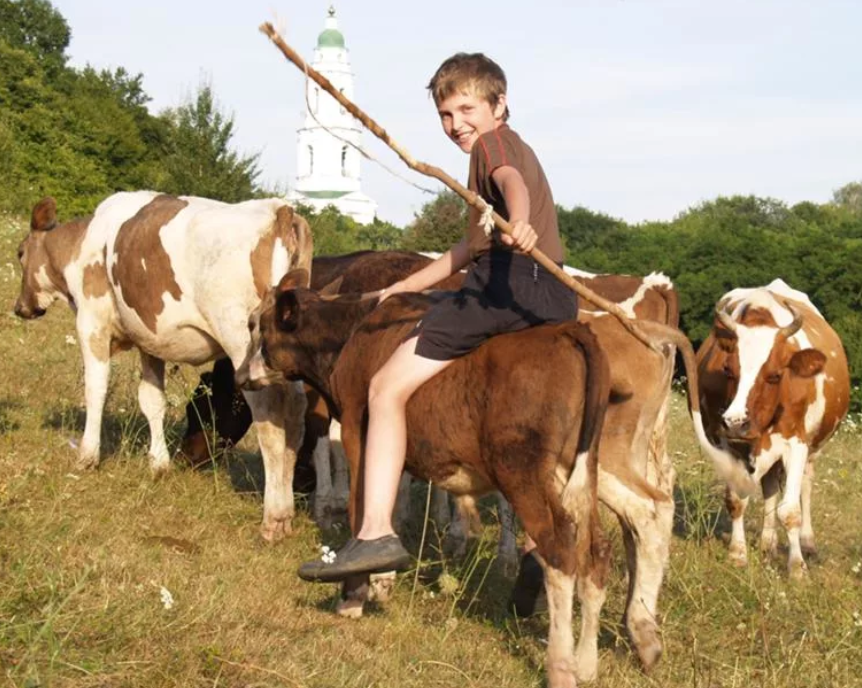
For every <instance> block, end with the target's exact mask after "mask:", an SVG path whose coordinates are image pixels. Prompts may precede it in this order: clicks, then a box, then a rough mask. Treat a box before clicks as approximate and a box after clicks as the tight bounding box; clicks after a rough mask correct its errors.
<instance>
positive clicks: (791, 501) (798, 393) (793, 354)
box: [695, 279, 850, 576]
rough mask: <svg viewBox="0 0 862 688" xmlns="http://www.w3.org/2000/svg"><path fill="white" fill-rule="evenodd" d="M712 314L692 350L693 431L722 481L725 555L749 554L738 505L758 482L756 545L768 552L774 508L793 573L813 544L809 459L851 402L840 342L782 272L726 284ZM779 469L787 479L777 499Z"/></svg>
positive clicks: (741, 557) (739, 559)
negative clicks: (742, 285)
mask: <svg viewBox="0 0 862 688" xmlns="http://www.w3.org/2000/svg"><path fill="white" fill-rule="evenodd" d="M715 313H716V317H715V323H714V325H713V328H712V331H711V332H710V334H709V337H708V338H707V339H706V341H705V342H704V343H703V345H702V346H701V348H700V350H699V351H698V367H699V372H700V382H701V387H700V399H701V406H702V407H703V412H704V422H705V426H706V427H705V430H706V437H703V436H702V437H701V438H700V439H701V444H702V445H704V448H705V450H706V451H707V452H708V453H709V454H710V456H711V457H712V458H713V460H714V462H715V464H716V467H717V469H718V471H719V473H720V474H721V475H722V477H723V478H725V480H726V481H727V483H728V488H727V498H726V501H727V507H728V510H729V512H730V514H731V517H732V519H733V529H732V534H731V540H730V557H731V559H732V560H733V561H735V562H736V563H738V564H740V565H744V564H745V563H746V562H747V549H746V543H745V531H744V528H743V514H744V513H745V507H746V505H747V504H748V495H749V494H750V493H751V492H753V491H754V490H755V489H756V487H757V485H758V483H760V484H762V487H763V494H764V498H765V505H764V521H763V531H762V534H761V540H760V546H761V549H762V550H763V551H764V552H767V553H769V554H774V553H775V551H776V547H777V534H776V528H775V522H776V516H777V517H778V520H780V521H781V524H782V525H783V526H784V529H785V530H786V532H787V537H788V540H789V545H790V552H789V558H788V568H789V572H790V574H791V575H792V576H801V575H803V574H804V573H805V571H806V564H805V560H804V559H803V554H804V553H811V552H813V551H814V531H813V529H812V525H811V488H812V482H813V474H814V458H815V456H816V455H817V453H818V452H819V451H820V449H821V448H822V447H823V445H824V443H825V442H826V441H827V440H828V439H829V438H830V437H831V436H832V434H833V433H834V432H835V429H836V428H837V427H838V424H839V423H840V422H841V420H842V419H843V418H844V416H845V415H846V413H847V409H848V405H849V396H850V374H849V371H848V367H847V358H846V356H845V354H844V348H843V346H842V345H841V340H840V339H839V338H838V335H837V334H836V333H835V331H834V330H833V329H832V328H831V327H830V326H829V324H828V323H827V322H826V320H824V318H823V316H822V315H821V314H820V312H819V311H818V310H817V309H816V308H815V307H814V305H813V304H812V303H811V301H810V300H809V299H808V297H807V296H806V295H805V294H804V293H802V292H799V291H796V290H794V289H791V288H790V287H789V286H788V285H787V284H785V283H784V282H783V281H782V280H780V279H777V280H775V281H774V282H772V283H771V284H769V285H767V286H765V287H760V288H755V289H734V290H733V291H730V292H728V293H727V294H725V295H724V296H722V297H721V299H719V301H718V304H717V305H716V310H715ZM698 425H699V424H698V423H697V422H695V427H696V428H697V427H698ZM782 473H783V474H785V476H786V485H785V489H784V496H783V498H782V499H781V502H780V503H778V504H777V502H778V493H779V490H780V482H781V477H782ZM776 505H777V508H776Z"/></svg>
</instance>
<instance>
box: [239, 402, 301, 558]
mask: <svg viewBox="0 0 862 688" xmlns="http://www.w3.org/2000/svg"><path fill="white" fill-rule="evenodd" d="M243 395H244V396H245V400H246V401H247V402H248V405H249V408H251V417H252V420H253V422H254V427H255V430H256V431H257V437H258V442H259V443H260V452H261V455H262V457H263V468H264V473H265V475H266V477H265V480H266V484H265V486H264V492H263V522H262V523H261V526H260V532H261V535H262V536H263V539H264V540H267V541H268V542H276V541H278V540H281V539H282V538H283V537H284V536H285V535H289V534H290V532H291V525H292V521H293V513H294V505H293V485H291V484H290V483H285V454H286V451H285V441H286V435H285V429H284V423H285V416H286V408H287V405H286V404H285V400H284V391H283V388H281V387H279V386H276V385H273V386H271V387H267V388H266V389H263V390H260V391H257V392H251V391H244V392H243ZM291 412H292V411H291ZM294 456H295V455H294Z"/></svg>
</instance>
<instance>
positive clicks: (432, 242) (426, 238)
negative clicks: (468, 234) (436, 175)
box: [402, 191, 468, 252]
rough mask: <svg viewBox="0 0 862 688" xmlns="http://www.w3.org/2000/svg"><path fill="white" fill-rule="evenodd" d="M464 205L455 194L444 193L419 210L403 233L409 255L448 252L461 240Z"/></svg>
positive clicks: (465, 223)
mask: <svg viewBox="0 0 862 688" xmlns="http://www.w3.org/2000/svg"><path fill="white" fill-rule="evenodd" d="M467 222H468V212H467V204H466V203H465V202H464V200H463V199H462V198H461V197H460V196H459V195H458V194H456V193H455V192H454V191H443V192H442V193H440V194H439V195H437V196H436V197H435V198H434V200H433V201H430V202H428V203H426V204H425V205H423V206H422V210H420V211H419V213H418V214H417V215H416V217H415V219H414V220H413V222H412V223H411V224H410V225H408V227H407V229H406V230H405V232H404V240H403V242H402V246H403V248H404V249H406V250H408V251H438V252H442V251H448V250H449V249H450V248H452V246H454V245H455V244H457V243H458V242H459V241H461V239H462V238H463V237H464V230H465V229H466V227H467Z"/></svg>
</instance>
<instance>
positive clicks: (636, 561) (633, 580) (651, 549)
mask: <svg viewBox="0 0 862 688" xmlns="http://www.w3.org/2000/svg"><path fill="white" fill-rule="evenodd" d="M598 494H599V499H600V500H601V501H602V502H603V503H604V504H606V505H607V506H608V507H609V508H610V509H611V510H612V511H613V512H615V513H616V515H617V518H618V519H619V521H620V526H621V527H622V532H623V544H624V545H625V550H626V563H627V568H628V577H629V586H628V598H627V601H626V611H625V615H624V617H623V624H624V625H625V628H626V631H627V632H628V635H629V638H630V639H631V642H632V644H633V645H634V647H635V650H636V651H637V653H638V657H639V658H640V660H641V663H642V664H643V666H644V668H645V669H647V670H649V669H651V668H652V667H653V666H654V665H655V664H656V662H658V660H659V658H660V657H661V654H662V650H663V646H662V641H661V635H660V631H659V626H658V596H659V592H660V590H661V584H662V581H663V579H664V570H665V565H666V562H667V559H668V555H669V553H670V541H671V536H672V527H673V502H672V501H670V500H669V501H667V502H655V501H653V500H651V499H649V498H647V497H643V496H640V495H638V494H636V493H635V492H633V491H631V490H630V489H629V488H628V487H626V486H625V485H624V484H623V483H621V482H620V481H619V479H617V478H616V477H615V476H614V475H613V474H611V473H608V472H607V471H603V470H601V467H600V468H599V492H598ZM586 592H587V594H588V596H595V594H596V593H594V592H592V593H591V592H590V591H589V590H587V591H586ZM602 601H603V600H602ZM600 609H601V607H600V606H599V607H598V609H597V610H596V611H595V615H596V619H597V617H598V613H599V611H600ZM586 611H587V608H586V607H585V611H584V612H582V613H584V614H585V613H586ZM597 623H598V621H597V620H596V626H595V629H596V630H595V632H597V630H598V626H597ZM584 625H585V627H586V622H584ZM590 642H591V639H590V638H589V637H587V636H586V635H585V634H584V633H583V632H582V633H581V639H580V643H581V645H580V646H579V647H578V655H577V656H578V660H579V661H578V665H579V666H580V665H581V664H582V660H581V653H582V652H584V653H585V652H586V649H587V648H589V649H590V651H591V653H592V654H591V655H589V656H590V658H592V657H593V656H595V650H593V649H592V647H591V646H590V645H588V643H590ZM582 647H583V648H584V649H583V650H582Z"/></svg>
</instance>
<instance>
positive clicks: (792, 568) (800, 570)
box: [787, 560, 808, 581]
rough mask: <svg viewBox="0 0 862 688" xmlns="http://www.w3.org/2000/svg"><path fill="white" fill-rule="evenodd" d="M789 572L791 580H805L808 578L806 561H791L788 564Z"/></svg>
mask: <svg viewBox="0 0 862 688" xmlns="http://www.w3.org/2000/svg"><path fill="white" fill-rule="evenodd" d="M787 574H788V576H789V577H790V579H791V580H795V581H804V580H807V579H808V566H807V565H806V564H805V562H804V561H802V560H799V561H791V562H790V563H789V564H788V565H787Z"/></svg>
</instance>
